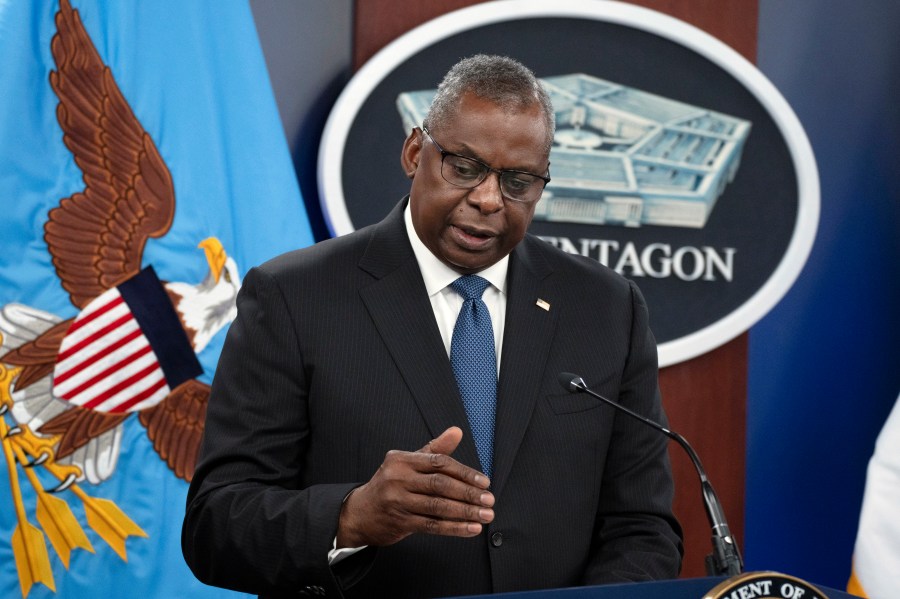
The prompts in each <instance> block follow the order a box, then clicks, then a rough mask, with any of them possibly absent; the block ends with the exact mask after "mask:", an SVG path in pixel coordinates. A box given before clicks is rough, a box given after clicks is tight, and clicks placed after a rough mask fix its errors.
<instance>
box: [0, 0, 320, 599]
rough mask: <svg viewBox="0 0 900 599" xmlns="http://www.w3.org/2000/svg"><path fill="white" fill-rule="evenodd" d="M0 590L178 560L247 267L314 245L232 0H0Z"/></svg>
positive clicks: (139, 581) (78, 580) (165, 590)
mask: <svg viewBox="0 0 900 599" xmlns="http://www.w3.org/2000/svg"><path fill="white" fill-rule="evenodd" d="M0 57H2V58H0V61H2V68H0V97H2V98H3V101H2V102H3V103H2V111H0V202H2V206H3V211H2V213H0V336H2V338H0V439H2V452H0V456H2V457H0V465H2V472H0V596H2V597H16V596H22V597H105V596H129V597H142V598H146V599H150V598H154V597H166V598H169V597H188V596H189V597H225V596H229V597H230V596H238V595H237V594H235V593H231V592H228V591H223V590H220V589H214V588H211V587H207V586H205V585H202V584H201V583H199V582H198V581H197V580H196V579H195V578H194V577H193V575H192V574H191V573H190V571H189V570H188V569H187V566H186V565H185V564H184V561H183V559H182V555H181V547H180V533H181V523H182V519H183V516H184V502H185V496H186V493H187V486H188V483H187V481H189V480H190V478H191V476H192V475H193V471H194V465H195V462H196V457H197V449H198V446H199V440H200V435H201V434H202V428H203V419H204V416H205V413H206V401H207V398H208V395H209V383H210V381H211V379H212V374H213V372H214V369H215V365H216V361H217V359H218V356H219V352H220V349H221V345H222V342H223V341H224V335H225V331H226V329H227V328H228V325H229V323H230V322H231V321H232V320H233V319H234V316H235V307H234V299H235V295H236V293H237V290H238V289H239V287H240V282H241V276H242V275H243V274H244V273H245V272H246V270H247V269H248V268H249V267H251V266H253V265H255V264H258V263H260V262H262V261H264V260H266V259H268V258H270V257H272V256H274V255H276V254H279V253H282V252H284V251H287V250H289V249H293V248H297V247H302V246H305V245H309V244H311V243H312V242H313V239H312V234H311V232H310V227H309V223H308V221H307V218H306V213H305V210H304V206H303V202H302V199H301V197H300V192H299V189H298V186H297V181H296V178H295V175H294V172H293V168H292V165H291V161H290V157H289V155H288V150H287V145H286V143H285V139H284V135H283V133H282V129H281V123H280V121H279V118H278V113H277V109H276V106H275V103H274V98H273V96H272V91H271V88H270V85H269V81H268V75H267V72H266V67H265V62H264V60H263V56H262V53H261V50H260V47H259V42H258V39H257V36H256V30H255V27H254V23H253V17H252V14H251V12H250V9H249V6H248V4H247V3H246V2H214V1H204V2H200V1H196V2H182V1H181V0H168V1H160V2H139V3H138V2H114V1H109V0H39V1H35V2H0Z"/></svg>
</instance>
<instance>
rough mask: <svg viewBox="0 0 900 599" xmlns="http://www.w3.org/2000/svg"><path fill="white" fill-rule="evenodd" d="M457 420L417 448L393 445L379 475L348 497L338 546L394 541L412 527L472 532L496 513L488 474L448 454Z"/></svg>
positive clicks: (456, 442)
mask: <svg viewBox="0 0 900 599" xmlns="http://www.w3.org/2000/svg"><path fill="white" fill-rule="evenodd" d="M460 440H462V430H461V429H459V428H457V427H455V426H453V427H450V428H448V429H447V430H445V431H444V432H443V433H441V435H440V436H439V437H438V438H437V439H434V440H433V441H430V442H429V443H428V444H427V445H425V447H423V448H422V449H420V450H418V451H416V452H408V451H389V452H388V453H387V455H386V456H385V458H384V462H383V463H382V464H381V467H380V468H379V469H378V471H377V472H376V473H375V475H374V476H373V477H372V478H371V480H369V482H367V483H366V484H364V485H362V486H361V487H357V488H356V489H354V491H353V492H352V493H351V494H350V495H349V497H347V500H346V501H345V502H344V505H343V507H342V508H341V517H340V521H339V523H338V533H337V548H338V549H342V548H344V547H362V546H363V545H374V546H379V545H392V544H393V543H396V542H397V541H399V540H401V539H403V538H404V537H407V536H409V535H411V534H413V533H417V532H424V533H428V534H435V535H446V536H452V537H474V536H476V535H478V534H480V533H481V530H482V526H483V525H484V524H487V523H489V522H491V521H493V519H494V510H493V509H491V508H492V506H493V505H494V496H493V495H492V494H491V493H490V492H489V491H487V488H488V486H489V485H490V480H488V478H487V477H486V476H485V475H484V474H482V473H481V472H478V471H477V470H473V469H472V468H469V467H468V466H463V465H462V464H460V463H459V462H457V461H456V460H454V459H453V458H451V457H450V454H451V453H453V452H454V451H455V450H456V447H457V446H458V445H459V442H460Z"/></svg>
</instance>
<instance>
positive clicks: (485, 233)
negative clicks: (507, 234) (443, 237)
mask: <svg viewBox="0 0 900 599" xmlns="http://www.w3.org/2000/svg"><path fill="white" fill-rule="evenodd" d="M451 230H452V232H453V236H454V238H455V239H456V240H457V242H458V243H459V245H461V246H462V247H464V248H466V249H470V250H479V249H482V248H483V247H484V246H485V245H487V244H488V243H490V242H491V240H492V239H493V238H494V233H493V232H492V231H489V230H485V229H479V228H477V227H466V226H464V225H452V227H451Z"/></svg>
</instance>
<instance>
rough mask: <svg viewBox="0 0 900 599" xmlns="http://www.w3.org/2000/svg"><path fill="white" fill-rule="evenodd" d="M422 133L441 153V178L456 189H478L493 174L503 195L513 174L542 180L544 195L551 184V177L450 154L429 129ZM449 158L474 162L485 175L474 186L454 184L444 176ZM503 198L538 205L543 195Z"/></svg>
mask: <svg viewBox="0 0 900 599" xmlns="http://www.w3.org/2000/svg"><path fill="white" fill-rule="evenodd" d="M420 131H422V133H424V134H425V135H427V136H428V137H429V138H430V139H431V142H432V143H433V144H434V147H436V148H437V150H438V152H440V153H441V178H442V179H443V180H444V181H446V182H447V183H449V184H450V185H453V186H454V187H459V188H462V189H475V188H476V187H478V186H479V185H481V184H482V183H484V181H485V179H487V178H488V175H489V174H491V173H497V177H498V182H499V183H500V191H501V193H503V188H504V185H503V176H504V175H506V174H511V175H528V176H529V177H535V178H537V179H540V180H541V181H543V182H544V185H543V187H541V192H542V193H543V191H544V188H545V187H547V183H549V182H550V177H545V176H543V175H538V174H536V173H529V172H528V171H520V170H516V169H502V170H501V169H496V168H494V167H492V166H491V165H489V164H485V163H484V162H482V161H481V160H478V159H477V158H472V157H471V156H463V155H462V154H457V153H456V152H448V151H447V150H445V149H444V148H443V147H442V146H441V144H439V143H438V142H437V140H436V139H435V138H434V136H433V135H432V134H431V132H430V131H428V127H425V126H423V127H422V128H421V129H420ZM447 156H453V157H455V158H462V159H463V160H467V161H469V162H474V163H475V164H477V165H479V166H481V167H482V168H483V169H484V174H483V175H482V176H481V177H480V178H479V179H477V180H476V181H475V184H474V185H460V184H459V183H454V182H453V181H450V180H449V179H447V177H445V176H444V159H446V158H447ZM547 171H548V173H549V171H550V165H549V164H548V165H547ZM503 197H504V198H505V199H507V200H509V201H511V202H516V203H518V204H536V203H537V202H538V200H540V199H541V195H538V196H537V197H536V198H535V199H533V200H521V199H518V198H514V197H512V196H510V195H508V194H507V193H503Z"/></svg>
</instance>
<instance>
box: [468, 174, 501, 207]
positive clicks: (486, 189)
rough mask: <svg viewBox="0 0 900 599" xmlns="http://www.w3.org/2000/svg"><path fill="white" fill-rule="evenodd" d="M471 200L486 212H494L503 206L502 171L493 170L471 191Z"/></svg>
mask: <svg viewBox="0 0 900 599" xmlns="http://www.w3.org/2000/svg"><path fill="white" fill-rule="evenodd" d="M468 199H469V202H470V203H472V204H474V205H476V206H477V207H478V209H479V210H480V211H481V212H482V213H484V214H493V213H494V212H497V211H498V210H500V209H501V208H503V192H501V191H500V173H497V172H494V171H491V172H489V173H488V174H487V177H485V178H484V181H482V182H481V183H479V184H478V185H476V186H475V187H473V188H472V189H471V191H469V198H468Z"/></svg>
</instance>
